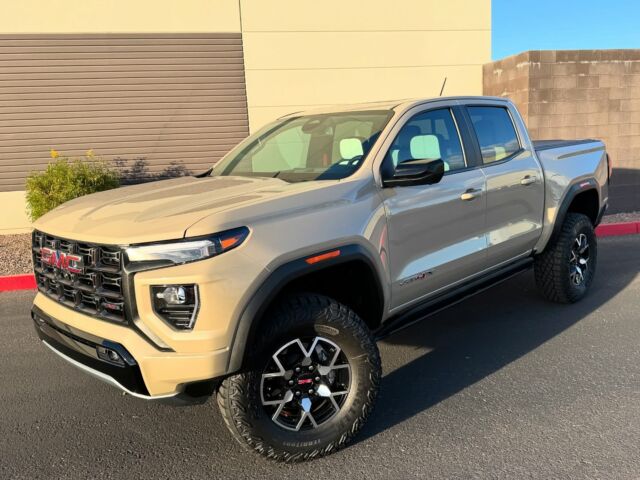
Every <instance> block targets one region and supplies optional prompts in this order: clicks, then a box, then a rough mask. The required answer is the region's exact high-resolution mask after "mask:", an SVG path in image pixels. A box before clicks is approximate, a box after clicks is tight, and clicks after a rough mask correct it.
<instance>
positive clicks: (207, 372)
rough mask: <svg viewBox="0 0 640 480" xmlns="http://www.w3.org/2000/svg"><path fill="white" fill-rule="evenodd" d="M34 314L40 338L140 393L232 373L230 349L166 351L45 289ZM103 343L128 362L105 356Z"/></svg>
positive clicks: (168, 391) (179, 388)
mask: <svg viewBox="0 0 640 480" xmlns="http://www.w3.org/2000/svg"><path fill="white" fill-rule="evenodd" d="M32 317H33V319H34V323H35V327H36V331H37V333H38V336H39V337H40V339H41V340H42V341H43V342H44V343H45V344H46V345H47V346H48V347H49V348H50V349H51V350H53V351H54V352H55V353H57V354H58V355H59V356H60V357H62V358H64V359H65V360H67V361H68V362H69V363H71V364H73V365H75V366H76V367H78V368H80V369H82V370H83V371H85V372H87V373H89V374H91V375H93V376H94V377H97V378H99V379H101V380H103V381H106V382H107V383H109V384H111V385H113V386H115V387H117V388H119V389H121V390H123V391H125V392H127V393H129V394H131V395H134V396H136V397H141V398H146V399H162V398H168V397H175V396H177V395H180V394H182V393H183V392H184V391H185V389H186V388H187V387H188V386H189V385H191V384H194V383H197V382H202V381H208V380H212V379H215V378H218V377H220V376H222V375H224V374H225V373H226V367H227V361H228V350H227V349H222V350H215V351H211V352H206V353H178V352H173V351H172V352H164V351H160V350H158V349H157V348H156V347H154V346H153V345H152V344H151V343H150V342H149V341H148V340H147V339H146V338H145V337H143V336H142V335H140V334H139V333H138V332H137V331H136V330H135V329H132V328H129V327H126V326H122V325H117V324H113V323H111V322H106V321H100V320H96V319H94V318H92V317H88V316H86V315H83V314H81V313H78V312H74V311H72V310H70V309H68V308H67V307H65V306H63V305H61V304H59V303H57V302H55V301H53V300H51V299H50V298H48V297H46V296H44V295H42V294H40V293H39V294H38V295H37V296H36V299H35V302H34V307H33V309H32ZM61 319H64V322H63V321H62V320H61ZM115 339H117V341H115ZM99 345H100V346H103V347H108V348H110V349H113V350H115V351H117V352H118V353H119V354H120V356H121V357H122V358H123V359H124V360H125V365H124V366H118V365H113V364H111V363H108V362H106V361H105V360H102V359H100V358H99V357H98V355H97V351H96V347H97V346H99Z"/></svg>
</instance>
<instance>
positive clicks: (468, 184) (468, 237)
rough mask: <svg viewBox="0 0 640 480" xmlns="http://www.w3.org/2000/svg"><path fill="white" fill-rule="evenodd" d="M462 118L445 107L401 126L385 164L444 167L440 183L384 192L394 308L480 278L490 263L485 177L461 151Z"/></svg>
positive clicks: (419, 116) (413, 118) (388, 165)
mask: <svg viewBox="0 0 640 480" xmlns="http://www.w3.org/2000/svg"><path fill="white" fill-rule="evenodd" d="M458 118H459V117H458ZM458 118H457V117H456V116H455V115H454V110H453V109H451V108H448V107H447V108H432V109H428V110H423V111H419V112H418V113H416V114H415V115H413V116H412V117H411V118H410V119H409V120H408V121H407V122H406V123H405V124H404V125H403V126H402V127H401V129H400V130H399V132H398V133H397V135H396V137H395V139H394V140H393V142H392V144H391V147H390V148H389V150H388V152H387V154H386V157H385V159H384V161H383V170H386V169H388V168H390V163H391V164H393V167H394V168H395V165H397V164H398V163H400V162H403V161H407V160H416V159H437V158H441V159H442V160H443V161H444V163H445V174H444V176H443V177H442V179H441V180H440V181H439V182H438V183H436V184H433V185H417V186H398V187H393V188H383V190H382V192H383V196H384V203H385V207H386V212H387V222H388V239H389V265H390V274H391V280H392V285H391V306H392V309H393V310H395V309H401V308H404V307H407V306H409V305H411V304H412V303H415V302H418V301H419V300H421V299H424V298H426V297H428V296H430V295H434V294H436V293H438V292H439V291H441V290H443V289H445V288H446V287H448V286H452V285H454V284H456V283H458V282H461V281H463V280H465V279H466V278H468V277H470V276H473V275H474V274H477V273H478V272H480V271H481V270H482V268H483V265H484V263H485V258H486V253H487V242H486V235H485V210H486V182H485V176H484V174H483V172H482V170H481V169H480V168H476V162H477V159H475V158H471V159H470V158H469V155H467V154H466V152H469V151H471V150H470V149H465V148H463V141H462V136H461V132H460V130H459V128H458V125H459V122H457V119H458Z"/></svg>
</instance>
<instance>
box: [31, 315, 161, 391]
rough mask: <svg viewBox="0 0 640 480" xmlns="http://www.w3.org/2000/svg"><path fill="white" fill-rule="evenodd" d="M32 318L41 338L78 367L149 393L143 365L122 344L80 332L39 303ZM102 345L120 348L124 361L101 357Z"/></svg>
mask: <svg viewBox="0 0 640 480" xmlns="http://www.w3.org/2000/svg"><path fill="white" fill-rule="evenodd" d="M31 318H33V321H34V326H35V328H36V332H37V333H38V336H39V337H40V339H41V340H42V341H43V342H45V343H46V344H47V345H48V346H49V347H50V348H52V349H53V350H55V351H56V352H57V353H59V354H60V355H61V356H63V357H65V359H67V360H69V359H70V360H71V361H72V363H74V362H75V363H77V364H79V365H77V366H78V367H80V368H84V369H85V370H87V371H88V372H89V373H93V374H94V375H96V376H99V377H100V378H102V379H104V380H106V379H105V376H106V377H108V379H110V380H109V383H116V384H117V386H119V387H121V388H122V389H123V390H125V391H128V392H129V393H133V394H137V395H141V396H148V395H149V391H148V390H147V387H146V386H145V384H144V380H143V379H142V373H141V372H140V367H139V366H138V364H137V363H136V361H135V359H134V358H133V357H132V356H131V354H130V353H129V352H128V351H127V350H126V349H125V348H124V347H123V346H122V345H120V344H119V343H115V342H112V341H110V340H106V339H103V338H99V337H96V336H94V335H90V334H87V333H86V332H79V331H77V330H75V329H73V328H71V327H70V326H68V325H65V324H64V323H62V322H59V321H58V320H56V319H54V318H53V317H51V316H50V315H47V314H46V313H44V312H43V311H42V310H41V309H40V308H38V307H36V306H34V307H33V308H32V309H31ZM99 346H100V347H104V348H108V349H110V350H114V351H116V352H117V353H118V354H119V356H120V358H121V359H122V361H120V362H119V364H116V363H114V362H109V361H106V360H103V359H102V358H100V357H99V356H98V351H97V348H98V347H99ZM96 372H97V373H96ZM112 381H113V382H112Z"/></svg>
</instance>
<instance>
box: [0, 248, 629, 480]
mask: <svg viewBox="0 0 640 480" xmlns="http://www.w3.org/2000/svg"><path fill="white" fill-rule="evenodd" d="M639 271H640V236H631V237H615V238H606V239H602V240H601V241H600V251H599V266H598V273H597V277H596V280H595V282H594V285H593V287H592V290H591V292H590V295H589V296H588V298H587V299H585V300H583V301H582V302H580V303H578V304H576V305H570V306H566V305H554V304H551V303H548V302H545V301H544V300H542V298H541V297H540V296H538V294H537V293H536V291H535V287H534V284H533V277H532V274H531V273H525V274H522V275H520V276H518V277H516V278H515V279H512V280H510V281H508V282H506V283H503V284H500V285H498V286H495V287H493V288H491V289H490V290H488V291H485V292H483V293H481V294H479V295H477V296H475V297H473V298H471V299H469V300H467V301H465V302H462V303H460V304H458V305H455V306H453V307H452V308H450V309H448V310H446V311H444V312H441V313H439V314H438V315H435V316H433V317H430V318H429V319H427V320H425V321H424V322H422V323H419V324H416V325H414V326H412V327H410V328H408V329H405V330H403V331H402V332H399V333H397V334H395V335H393V336H392V337H390V338H388V339H387V340H385V341H384V342H382V343H381V344H380V349H381V352H382V359H383V364H384V372H385V373H384V379H383V381H382V391H381V396H380V399H379V402H378V405H377V408H376V410H375V412H374V414H373V415H372V417H371V418H370V420H369V423H368V424H367V425H366V427H365V428H364V430H363V431H362V433H361V434H360V435H359V437H358V438H357V440H356V442H354V443H353V444H352V445H351V446H349V447H348V448H346V449H345V450H343V451H341V452H339V453H337V454H335V455H332V456H330V457H327V458H324V459H320V460H316V461H313V462H310V463H307V464H302V465H279V464H274V463H271V462H269V461H266V460H263V459H262V458H260V457H259V456H257V455H255V454H252V453H249V452H245V451H244V450H243V449H242V447H241V446H240V445H238V444H237V443H236V442H235V441H234V440H233V438H232V437H231V435H230V434H229V433H228V432H227V430H226V428H225V426H224V423H223V421H222V418H221V417H220V415H219V413H218V411H217V406H216V405H215V402H214V401H213V400H211V401H209V402H208V403H206V404H204V405H200V406H196V407H186V408H185V407H183V408H178V407H171V406H168V405H162V404H157V403H155V402H145V401H143V400H138V399H135V398H132V397H128V396H123V395H122V394H121V393H119V392H118V391H116V390H115V389H113V388H112V387H109V386H107V385H105V384H102V383H100V382H99V381H98V380H95V379H93V378H91V377H88V376H87V375H85V374H84V373H82V372H80V371H78V370H76V369H75V368H73V367H71V366H69V365H67V364H66V363H65V362H64V361H63V360H61V359H59V358H58V357H56V356H55V355H54V354H53V353H52V352H50V351H49V350H48V349H46V348H45V347H44V346H43V345H41V344H40V342H39V341H38V340H37V338H36V335H35V332H34V330H33V327H32V325H31V320H30V318H29V309H30V304H31V301H32V299H33V296H34V293H33V292H14V293H2V294H0V328H1V331H2V334H1V335H0V346H1V348H0V380H1V387H0V478H3V479H8V478H114V479H125V478H127V479H128V478H135V479H143V478H144V479H146V478H153V479H164V478H172V479H200V478H211V479H215V478H225V479H232V478H251V479H258V478H278V479H289V478H291V479H305V478H309V479H323V480H328V479H333V478H335V479H351V478H353V479H356V478H358V479H359V478H367V479H372V478H381V479H404V478H437V479H442V478H483V479H486V478H518V479H523V478H615V479H627V478H628V479H631V478H640V455H639V452H640V275H639V273H638V272H639Z"/></svg>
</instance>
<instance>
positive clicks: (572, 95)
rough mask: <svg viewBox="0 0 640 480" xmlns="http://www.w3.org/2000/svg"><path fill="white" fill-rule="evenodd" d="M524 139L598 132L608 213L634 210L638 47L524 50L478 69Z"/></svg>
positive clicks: (639, 206)
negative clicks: (507, 105) (607, 171)
mask: <svg viewBox="0 0 640 480" xmlns="http://www.w3.org/2000/svg"><path fill="white" fill-rule="evenodd" d="M483 78H484V85H483V89H484V94H485V95H498V96H506V97H510V98H511V99H512V100H513V101H514V102H516V104H517V105H518V108H519V109H520V111H521V112H522V114H523V116H524V117H525V120H526V122H527V124H528V126H529V132H530V134H531V136H532V138H534V139H536V140H538V139H551V138H566V139H579V138H598V139H601V140H603V141H604V142H605V144H606V146H607V151H608V152H609V154H610V156H611V158H612V160H613V164H614V166H615V171H614V175H613V177H612V182H611V192H610V204H611V207H610V212H614V213H615V212H622V211H633V210H640V50H558V51H530V52H524V53H521V54H519V55H515V56H512V57H508V58H505V59H503V60H499V61H496V62H492V63H489V64H487V65H485V67H484V75H483Z"/></svg>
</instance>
